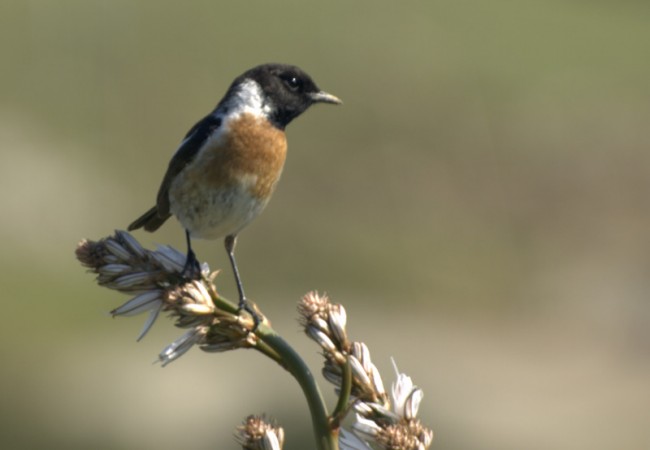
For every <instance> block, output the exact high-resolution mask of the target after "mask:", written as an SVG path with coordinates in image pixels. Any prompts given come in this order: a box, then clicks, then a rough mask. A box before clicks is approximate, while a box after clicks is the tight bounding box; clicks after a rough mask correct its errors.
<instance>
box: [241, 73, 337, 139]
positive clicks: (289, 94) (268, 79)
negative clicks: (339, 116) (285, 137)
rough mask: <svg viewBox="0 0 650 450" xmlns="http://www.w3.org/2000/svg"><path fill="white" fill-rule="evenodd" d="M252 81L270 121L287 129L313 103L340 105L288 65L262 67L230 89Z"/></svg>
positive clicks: (243, 75)
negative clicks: (259, 92)
mask: <svg viewBox="0 0 650 450" xmlns="http://www.w3.org/2000/svg"><path fill="white" fill-rule="evenodd" d="M246 80H252V81H254V82H256V83H257V85H258V86H259V87H260V88H261V90H262V97H263V98H262V102H263V103H264V106H265V107H266V108H268V110H269V119H270V120H271V121H272V122H273V124H274V125H276V126H277V127H278V128H282V129H284V127H286V126H287V125H288V124H289V123H290V122H291V121H292V120H293V119H295V118H296V117H298V116H299V115H300V114H302V113H303V112H305V111H306V110H307V108H309V107H310V106H311V105H313V104H314V103H333V104H339V103H341V100H339V99H338V98H337V97H335V96H333V95H331V94H328V93H327V92H323V91H321V90H320V89H319V88H318V86H316V83H314V81H313V80H312V79H311V77H310V76H309V75H307V74H306V73H305V72H304V71H303V70H301V69H300V68H299V67H296V66H290V65H287V64H262V65H260V66H257V67H253V68H252V69H250V70H248V71H246V72H245V73H244V74H242V75H241V76H239V77H237V79H236V80H235V81H234V82H233V85H232V86H231V90H233V89H236V88H237V85H240V84H241V83H244V82H245V81H246Z"/></svg>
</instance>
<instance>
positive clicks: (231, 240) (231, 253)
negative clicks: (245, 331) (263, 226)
mask: <svg viewBox="0 0 650 450" xmlns="http://www.w3.org/2000/svg"><path fill="white" fill-rule="evenodd" d="M236 243H237V235H230V236H226V239H225V241H224V244H225V246H226V252H227V253H228V258H230V265H231V266H232V271H233V273H234V274H235V282H236V283H237V290H238V291H239V310H240V311H241V310H244V311H247V312H248V313H249V314H250V315H251V316H253V321H254V322H255V328H257V326H258V325H259V324H260V317H259V316H258V315H257V314H256V313H255V311H253V308H251V305H250V304H249V302H248V300H247V299H246V295H245V294H244V286H243V285H242V282H241V277H240V276H239V269H237V262H236V261H235V244H236Z"/></svg>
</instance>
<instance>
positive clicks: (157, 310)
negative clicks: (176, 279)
mask: <svg viewBox="0 0 650 450" xmlns="http://www.w3.org/2000/svg"><path fill="white" fill-rule="evenodd" d="M162 307H163V304H162V302H160V303H159V305H158V307H157V308H154V309H152V310H151V312H150V313H149V316H147V320H145V322H144V325H143V326H142V330H141V331H140V334H139V335H138V339H136V340H137V341H138V342H140V340H141V339H142V338H143V337H144V335H145V334H147V332H148V331H149V329H150V328H151V327H152V326H153V324H154V323H155V322H156V319H157V318H158V314H160V310H161V309H162Z"/></svg>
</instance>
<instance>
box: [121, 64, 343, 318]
mask: <svg viewBox="0 0 650 450" xmlns="http://www.w3.org/2000/svg"><path fill="white" fill-rule="evenodd" d="M314 103H333V104H339V103H341V100H339V99H338V98H337V97H335V96H333V95H331V94H328V93H326V92H323V91H321V90H320V89H319V88H318V87H317V86H316V84H315V83H314V81H313V80H312V79H311V77H310V76H309V75H307V74H306V73H305V72H303V71H302V70H301V69H300V68H298V67H296V66H290V65H285V64H263V65H260V66H257V67H254V68H252V69H250V70H248V71H246V72H245V73H244V74H242V75H240V76H239V77H237V78H235V80H234V81H233V82H232V84H231V85H230V88H229V89H228V91H227V92H226V95H225V96H224V97H223V99H221V101H220V102H219V104H218V105H217V107H216V108H215V109H214V110H213V111H212V112H211V113H210V114H208V115H207V116H206V117H204V118H203V119H201V120H200V121H199V122H198V123H197V124H196V125H194V126H193V127H192V128H191V129H190V131H189V132H188V133H187V135H186V136H185V138H184V139H183V142H181V144H180V146H179V148H178V150H176V153H175V154H174V156H173V157H172V159H171V161H170V163H169V167H168V168H167V172H166V173H165V177H164V178H163V181H162V184H161V185H160V189H159V191H158V197H157V199H156V205H155V206H154V207H153V208H151V209H150V210H149V211H147V212H146V213H144V214H143V215H142V216H141V217H140V218H138V219H137V220H135V221H134V222H133V223H132V224H131V225H129V231H131V230H136V229H138V228H144V229H145V230H147V231H155V230H157V229H158V228H159V227H160V226H161V225H162V224H163V223H164V222H165V221H166V220H167V219H168V218H169V217H170V216H171V215H172V214H173V215H174V216H176V218H177V219H178V220H179V221H180V223H181V225H183V227H184V228H185V236H186V239H187V260H186V263H185V267H184V269H183V275H184V276H185V277H187V278H197V277H199V276H200V272H201V270H200V265H199V262H198V260H197V259H196V255H195V254H194V251H193V250H192V246H191V238H205V239H217V238H225V247H226V251H227V252H228V257H229V258H230V263H231V265H232V269H233V272H234V274H235V281H236V283H237V289H238V291H239V309H240V310H246V311H248V312H250V313H251V314H252V316H253V318H254V319H255V321H256V322H257V321H258V317H257V315H256V314H255V313H254V312H253V310H252V309H251V308H250V306H249V304H248V301H247V300H246V296H245V295H244V289H243V286H242V282H241V278H240V276H239V270H238V269H237V263H236V262H235V255H234V250H235V243H236V240H237V235H238V233H239V232H240V231H241V230H242V229H243V228H244V227H245V226H246V225H248V224H249V223H250V222H251V221H252V220H253V219H254V218H255V217H257V215H258V214H259V213H261V212H262V210H263V209H264V207H265V206H266V204H267V203H268V201H269V199H270V198H271V194H272V193H273V190H274V188H275V185H276V183H277V181H278V179H279V178H280V174H281V173H282V167H283V166H284V160H285V156H286V152H287V140H286V136H285V133H284V129H285V128H286V126H287V125H288V124H289V123H290V122H291V121H292V120H293V119H295V118H296V117H298V116H299V115H300V114H302V113H303V112H305V111H306V110H307V108H309V107H310V106H311V105H313V104H314Z"/></svg>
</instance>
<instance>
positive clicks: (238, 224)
mask: <svg viewBox="0 0 650 450" xmlns="http://www.w3.org/2000/svg"><path fill="white" fill-rule="evenodd" d="M184 178H185V177H184V176H183V175H182V174H180V175H179V176H178V177H177V179H176V180H175V181H174V183H172V186H171V189H170V191H169V199H170V209H171V212H172V213H173V214H174V215H175V216H176V218H177V219H178V220H179V222H180V223H181V224H182V225H183V227H185V229H187V230H189V232H190V235H191V236H192V237H196V238H203V239H218V238H222V237H225V236H229V235H235V234H237V233H238V232H239V231H241V230H242V229H243V228H244V227H245V226H246V225H248V223H249V222H250V221H251V220H253V219H254V218H255V217H257V215H259V213H261V212H262V210H263V209H264V207H265V206H266V203H267V202H266V201H261V200H259V199H258V198H255V197H254V196H252V195H251V193H250V185H251V183H254V182H255V180H254V179H253V178H254V177H250V179H245V180H243V182H241V183H237V184H234V185H231V186H228V187H225V186H222V187H219V188H218V189H217V188H213V187H210V188H206V187H205V185H203V184H201V186H198V185H197V183H195V182H194V181H193V180H188V179H184ZM181 187H182V188H181Z"/></svg>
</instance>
